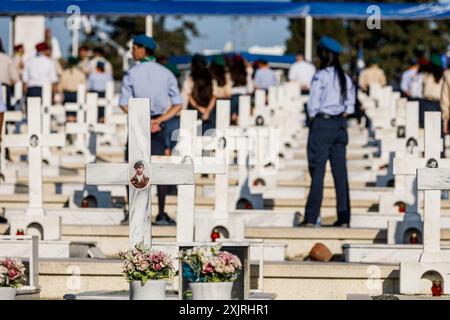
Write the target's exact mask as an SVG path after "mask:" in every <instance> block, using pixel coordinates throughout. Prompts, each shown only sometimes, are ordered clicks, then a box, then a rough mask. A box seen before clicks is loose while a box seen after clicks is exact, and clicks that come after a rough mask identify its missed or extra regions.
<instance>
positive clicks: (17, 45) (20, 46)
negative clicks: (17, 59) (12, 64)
mask: <svg viewBox="0 0 450 320" xmlns="http://www.w3.org/2000/svg"><path fill="white" fill-rule="evenodd" d="M22 48H23V44H21V43H20V44H16V45H15V46H14V50H16V51H17V50H19V49H22Z"/></svg>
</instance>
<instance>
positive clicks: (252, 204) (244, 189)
mask: <svg viewBox="0 0 450 320" xmlns="http://www.w3.org/2000/svg"><path fill="white" fill-rule="evenodd" d="M250 108H251V106H250V96H244V95H243V96H240V97H239V129H240V130H237V132H236V133H237V134H236V135H235V136H236V137H235V138H236V143H235V145H236V148H237V151H238V166H239V182H238V192H237V194H236V197H234V200H233V202H232V204H234V205H235V209H263V208H264V199H263V197H262V194H261V193H254V192H252V190H251V189H250V155H249V153H250V152H255V150H254V149H253V150H250V148H251V146H252V145H253V146H254V145H255V143H254V142H255V140H256V141H258V140H257V138H258V137H257V136H256V137H255V136H254V135H251V134H249V132H248V131H249V130H251V129H250V128H249V126H250V113H251V110H250ZM255 138H256V139H255ZM252 142H253V143H252Z"/></svg>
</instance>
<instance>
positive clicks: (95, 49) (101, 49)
mask: <svg viewBox="0 0 450 320" xmlns="http://www.w3.org/2000/svg"><path fill="white" fill-rule="evenodd" d="M93 51H94V53H99V54H101V55H102V56H103V55H104V54H105V51H104V50H103V48H102V47H95V48H94V50H93Z"/></svg>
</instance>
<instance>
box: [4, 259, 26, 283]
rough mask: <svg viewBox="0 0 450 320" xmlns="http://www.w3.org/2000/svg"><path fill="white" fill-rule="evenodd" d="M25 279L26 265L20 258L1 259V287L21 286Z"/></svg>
mask: <svg viewBox="0 0 450 320" xmlns="http://www.w3.org/2000/svg"><path fill="white" fill-rule="evenodd" d="M25 280H26V277H25V266H24V265H23V263H22V261H21V260H20V259H17V258H6V259H0V287H13V288H19V287H21V286H22V285H23V283H25Z"/></svg>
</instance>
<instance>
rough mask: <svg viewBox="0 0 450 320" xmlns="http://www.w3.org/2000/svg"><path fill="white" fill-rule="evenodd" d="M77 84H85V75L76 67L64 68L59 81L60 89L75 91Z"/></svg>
mask: <svg viewBox="0 0 450 320" xmlns="http://www.w3.org/2000/svg"><path fill="white" fill-rule="evenodd" d="M79 84H86V76H85V75H84V73H83V72H82V71H81V70H80V69H78V68H71V69H67V70H64V71H63V73H62V75H61V81H60V83H59V90H60V91H69V92H76V91H77V88H78V85H79Z"/></svg>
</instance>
